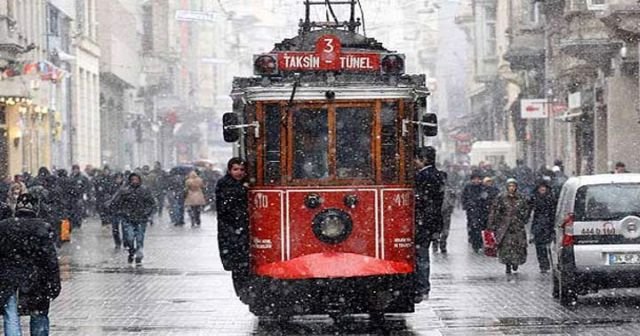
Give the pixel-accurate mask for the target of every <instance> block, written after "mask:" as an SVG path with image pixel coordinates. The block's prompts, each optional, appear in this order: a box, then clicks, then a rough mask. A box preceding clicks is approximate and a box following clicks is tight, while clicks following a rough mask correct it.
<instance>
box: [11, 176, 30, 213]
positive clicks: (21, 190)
mask: <svg viewBox="0 0 640 336" xmlns="http://www.w3.org/2000/svg"><path fill="white" fill-rule="evenodd" d="M26 193H27V187H26V186H25V185H24V183H22V182H13V183H12V184H11V187H9V194H7V205H8V206H9V208H11V211H15V210H16V204H17V203H18V197H20V195H22V194H26Z"/></svg>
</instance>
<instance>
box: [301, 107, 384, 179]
mask: <svg viewBox="0 0 640 336" xmlns="http://www.w3.org/2000/svg"><path fill="white" fill-rule="evenodd" d="M373 115H374V112H373V107H372V106H336V107H335V108H333V106H330V107H329V108H327V107H318V108H313V107H304V108H300V109H298V110H296V111H295V113H294V114H293V130H294V131H293V133H294V153H293V178H294V179H296V180H306V179H334V178H335V179H341V180H353V179H358V180H361V179H373V178H374V173H373V172H374V168H373V152H374V148H373V146H372V144H373V140H372V127H373ZM333 146H335V150H332V147H333Z"/></svg>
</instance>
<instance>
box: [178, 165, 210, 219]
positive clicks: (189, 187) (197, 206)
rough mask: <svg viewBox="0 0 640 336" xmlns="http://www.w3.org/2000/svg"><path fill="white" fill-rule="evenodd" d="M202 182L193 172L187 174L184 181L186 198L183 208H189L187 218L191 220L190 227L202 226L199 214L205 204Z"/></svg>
mask: <svg viewBox="0 0 640 336" xmlns="http://www.w3.org/2000/svg"><path fill="white" fill-rule="evenodd" d="M203 188H204V181H203V180H202V178H201V177H200V176H198V174H197V173H196V172H195V171H192V172H190V173H189V176H188V177H187V180H186V181H185V189H186V191H187V196H186V197H185V200H184V205H185V207H189V218H191V227H197V226H200V224H202V221H201V218H200V217H201V214H202V208H203V207H204V205H205V204H206V203H207V202H206V200H205V199H204V191H203Z"/></svg>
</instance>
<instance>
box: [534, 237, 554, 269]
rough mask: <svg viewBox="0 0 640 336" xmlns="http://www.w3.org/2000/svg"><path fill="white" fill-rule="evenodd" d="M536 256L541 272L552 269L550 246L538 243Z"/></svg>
mask: <svg viewBox="0 0 640 336" xmlns="http://www.w3.org/2000/svg"><path fill="white" fill-rule="evenodd" d="M536 255H537V256H538V265H540V270H542V271H548V270H549V269H550V268H551V261H550V259H549V244H546V243H536Z"/></svg>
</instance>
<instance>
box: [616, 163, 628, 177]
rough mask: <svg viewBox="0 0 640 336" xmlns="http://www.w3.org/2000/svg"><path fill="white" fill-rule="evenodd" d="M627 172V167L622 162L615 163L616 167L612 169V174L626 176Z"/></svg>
mask: <svg viewBox="0 0 640 336" xmlns="http://www.w3.org/2000/svg"><path fill="white" fill-rule="evenodd" d="M627 173H629V171H628V170H627V165H626V164H624V162H622V161H618V162H616V166H615V167H614V169H613V174H627Z"/></svg>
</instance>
